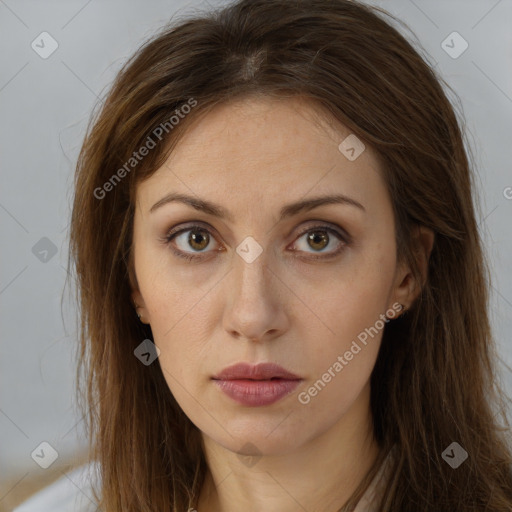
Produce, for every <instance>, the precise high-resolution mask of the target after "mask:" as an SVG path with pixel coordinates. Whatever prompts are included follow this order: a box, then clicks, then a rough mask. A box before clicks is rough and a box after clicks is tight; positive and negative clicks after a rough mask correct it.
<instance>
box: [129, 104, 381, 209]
mask: <svg viewBox="0 0 512 512" xmlns="http://www.w3.org/2000/svg"><path fill="white" fill-rule="evenodd" d="M347 137H348V139H347ZM354 137H355V136H354V135H353V134H351V132H350V130H349V129H348V128H347V127H345V126H344V125H342V124H340V123H338V122H333V121H332V119H331V118H329V117H328V116H327V115H326V113H325V111H323V110H322V109H321V108H320V107H319V106H317V105H316V104H315V103H313V102H309V101H307V100H303V99H299V98H288V99H276V98H269V97H265V98H261V97H259V98H249V99H243V100H237V101H232V102H228V103H224V104H221V105H218V106H216V107H215V108H214V109H213V110H211V111H210V112H208V113H207V114H206V115H204V116H201V117H199V118H198V121H197V122H193V123H191V125H190V126H189V127H188V130H187V132H186V133H185V134H184V136H183V137H182V138H181V139H180V141H179V142H178V143H177V145H176V146H175V148H174V149H173V151H172V153H171V154H170V155H169V157H168V159H167V160H166V162H165V163H164V164H163V165H162V167H160V168H159V169H157V170H156V172H155V173H153V175H152V176H151V177H150V178H149V179H147V180H146V181H144V182H143V183H141V184H140V185H139V186H138V190H137V197H138V206H139V207H140V208H141V209H142V210H143V211H144V212H147V211H149V209H150V208H151V206H153V204H154V203H155V202H157V201H158V200H159V199H161V197H162V196H163V195H165V194H166V193H169V192H182V193H186V194H189V195H194V194H196V195H197V196H200V197H207V198H208V199H210V200H212V201H213V202H216V203H219V204H229V205H233V208H234V210H236V208H237V207H238V208H240V209H241V210H247V208H248V207H249V206H251V205H252V206H254V207H255V208H256V210H257V211H261V208H262V207H264V206H269V207H270V206H271V205H270V203H272V204H273V203H276V201H277V203H279V204H282V203H284V202H289V200H296V199H298V198H304V197H306V196H309V195H311V196H317V195H319V194H322V193H333V192H338V193H342V194H345V195H349V196H352V197H353V198H354V199H355V200H358V201H360V202H364V201H366V202H368V201H369V200H370V198H371V201H372V202H377V203H378V201H379V199H380V200H386V198H387V191H386V189H385V184H384V181H383V179H382V176H381V171H380V167H379V161H378V157H377V155H376V153H375V152H374V151H373V150H372V148H371V147H369V146H368V145H366V146H365V147H364V150H362V152H361V153H360V154H359V156H357V158H356V159H355V160H351V159H349V158H347V155H350V154H353V152H352V153H346V148H347V147H348V146H353V145H354V144H353V141H354V139H353V138H354ZM355 140H356V143H357V139H355ZM344 141H348V142H347V143H345V142H344ZM340 144H342V147H341V150H340ZM349 149H350V148H349ZM361 149H362V146H360V147H356V150H357V151H358V152H359V151H360V150H361ZM277 203H276V204H277ZM230 209H231V208H230ZM252 210H253V211H254V209H253V208H252Z"/></svg>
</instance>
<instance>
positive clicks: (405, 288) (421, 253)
mask: <svg viewBox="0 0 512 512" xmlns="http://www.w3.org/2000/svg"><path fill="white" fill-rule="evenodd" d="M434 240H435V235H434V232H433V231H432V230H431V229H430V228H427V227H426V226H422V225H419V224H418V225H416V226H415V227H414V228H413V244H414V245H413V254H414V256H415V258H416V262H417V265H418V268H419V271H420V275H421V282H417V280H416V279H415V278H414V274H413V272H412V270H411V268H410V267H409V265H402V266H400V267H399V268H398V269H397V272H396V276H395V282H394V289H393V299H394V302H399V303H400V304H402V305H403V306H404V307H405V309H409V308H410V307H411V305H412V304H413V302H414V301H415V300H416V298H417V297H418V296H419V294H420V292H421V289H422V288H423V286H424V284H425V282H426V281H427V277H428V263H429V259H430V254H431V252H432V248H433V247H434Z"/></svg>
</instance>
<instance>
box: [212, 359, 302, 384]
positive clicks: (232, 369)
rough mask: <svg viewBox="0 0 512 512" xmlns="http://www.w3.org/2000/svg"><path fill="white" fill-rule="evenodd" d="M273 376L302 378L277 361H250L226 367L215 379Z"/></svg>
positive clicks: (264, 377)
mask: <svg viewBox="0 0 512 512" xmlns="http://www.w3.org/2000/svg"><path fill="white" fill-rule="evenodd" d="M273 377H275V378H281V379H288V380H300V379H301V377H299V376H298V375H295V374H294V373H291V372H289V371H288V370H285V369H284V368H283V367H282V366H279V365H278V364H276V363H259V364H256V365H253V364H250V363H237V364H234V365H232V366H228V367H227V368H224V370H222V371H221V372H220V373H218V374H217V375H215V376H214V377H213V379H215V380H235V379H252V380H270V379H272V378H273Z"/></svg>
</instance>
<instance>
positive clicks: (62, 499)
mask: <svg viewBox="0 0 512 512" xmlns="http://www.w3.org/2000/svg"><path fill="white" fill-rule="evenodd" d="M390 462H391V454H390V455H388V457H387V458H386V460H385V461H384V463H383V465H382V467H381V468H380V470H379V472H378V473H377V475H376V476H375V478H374V479H373V480H372V482H371V484H370V486H369V487H368V489H367V490H366V492H365V493H364V495H363V496H362V497H361V499H360V500H359V503H358V504H357V506H356V508H355V509H354V512H374V511H375V510H376V503H375V502H374V500H376V499H378V497H379V494H380V486H381V484H382V483H383V482H384V480H383V479H382V477H383V476H385V474H386V472H387V471H386V469H387V467H388V464H389V463H390ZM98 469H99V465H98V463H97V462H90V463H87V464H84V465H83V466H80V467H77V468H75V469H74V470H72V471H71V472H70V473H68V474H67V475H64V476H62V477H61V478H59V479H58V480H56V481H55V482H54V483H52V484H50V485H49V486H47V487H45V488H44V489H42V490H40V491H39V492H37V493H36V494H34V495H33V496H31V497H30V498H29V499H28V500H27V501H25V502H23V503H22V504H21V505H19V506H18V507H16V508H15V509H14V510H13V512H101V511H100V509H99V508H98V504H97V502H96V500H95V499H94V496H93V493H92V483H93V482H94V483H96V482H99V472H98Z"/></svg>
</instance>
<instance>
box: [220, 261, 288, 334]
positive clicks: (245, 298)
mask: <svg viewBox="0 0 512 512" xmlns="http://www.w3.org/2000/svg"><path fill="white" fill-rule="evenodd" d="M268 265H269V258H268V254H266V251H263V252H262V253H261V254H259V255H258V256H257V257H256V258H255V259H254V260H253V261H251V262H249V261H248V260H246V259H244V258H243V257H241V256H239V255H238V254H235V259H234V263H233V270H232V273H231V279H230V282H229V287H230V289H229V290H228V296H229V299H228V300H227V302H226V310H225V316H224V321H225V326H224V327H225V329H226V330H227V331H229V332H230V333H231V334H232V335H235V336H242V337H244V338H246V339H250V340H260V339H261V338H263V337H264V336H265V334H266V333H267V332H277V331H281V330H282V329H283V327H284V324H283V311H282V305H281V306H280V305H279V304H278V302H279V301H277V300H276V296H275V294H276V293H277V290H276V289H275V287H274V285H275V283H274V278H273V274H272V272H271V271H270V270H269V268H268Z"/></svg>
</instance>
